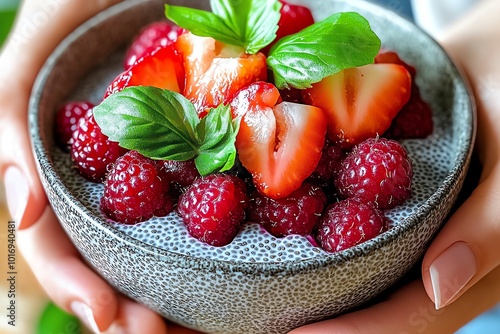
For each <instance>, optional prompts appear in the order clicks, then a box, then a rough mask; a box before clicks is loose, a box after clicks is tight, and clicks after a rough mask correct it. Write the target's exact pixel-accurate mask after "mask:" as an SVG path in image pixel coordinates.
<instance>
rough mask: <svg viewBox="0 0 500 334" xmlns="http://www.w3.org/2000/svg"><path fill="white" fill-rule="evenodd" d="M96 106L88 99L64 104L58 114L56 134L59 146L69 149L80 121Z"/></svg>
mask: <svg viewBox="0 0 500 334" xmlns="http://www.w3.org/2000/svg"><path fill="white" fill-rule="evenodd" d="M92 108H94V105H93V104H92V103H90V102H88V101H74V102H68V103H66V104H64V105H63V106H62V107H61V108H60V109H59V111H58V112H57V114H56V119H55V129H54V130H55V136H56V141H57V143H58V144H59V146H60V147H61V148H63V149H67V148H68V147H70V146H71V137H72V136H73V132H74V131H75V130H76V128H77V127H78V122H79V121H80V119H81V118H83V116H85V114H86V113H87V111H88V110H90V109H92Z"/></svg>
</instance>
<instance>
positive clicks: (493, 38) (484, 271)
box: [291, 1, 500, 334]
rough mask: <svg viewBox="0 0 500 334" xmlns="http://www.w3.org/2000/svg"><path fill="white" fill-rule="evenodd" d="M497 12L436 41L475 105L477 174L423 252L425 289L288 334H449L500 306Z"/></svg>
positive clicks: (497, 5)
mask: <svg viewBox="0 0 500 334" xmlns="http://www.w3.org/2000/svg"><path fill="white" fill-rule="evenodd" d="M499 10H500V1H484V2H482V3H481V5H479V6H478V7H477V8H476V9H475V10H474V11H473V12H471V13H469V14H468V15H467V17H465V18H464V19H463V20H461V21H460V22H459V23H458V24H457V25H456V26H454V27H453V28H452V29H450V30H449V31H448V32H447V34H446V35H444V36H443V37H442V38H441V42H442V44H443V46H444V47H445V48H446V49H447V51H448V52H449V53H450V54H451V55H452V56H453V58H454V59H455V61H456V62H457V63H458V64H459V65H460V66H461V67H462V68H463V69H464V71H465V74H466V75H467V77H468V78H469V80H470V83H471V86H472V89H473V91H474V94H475V96H476V98H477V107H478V136H477V142H476V152H477V154H478V156H479V159H480V162H481V165H482V173H481V178H480V181H479V185H478V187H477V188H476V189H475V190H474V191H473V193H472V195H471V196H470V197H469V198H468V199H467V201H466V202H465V203H464V204H463V205H462V206H461V207H460V208H459V209H458V211H456V212H455V214H454V215H453V216H452V217H451V218H450V220H449V221H448V222H447V223H446V225H445V227H444V228H443V230H442V231H441V232H440V233H439V235H438V236H437V237H436V239H435V240H434V241H433V243H432V244H431V246H430V248H429V249H428V251H427V252H426V254H425V257H424V259H423V263H422V280H423V281H421V280H418V281H415V282H413V283H411V284H409V285H407V286H405V287H403V288H402V289H400V290H398V291H397V292H396V293H394V294H393V295H391V296H390V297H389V299H388V300H387V301H384V302H382V303H380V304H377V305H375V306H372V307H369V308H366V309H364V310H361V311H358V312H353V313H350V314H347V315H344V316H341V317H338V318H336V319H333V320H328V321H325V322H321V323H318V324H313V325H309V326H305V327H303V328H300V329H297V330H295V331H292V332H291V333H293V334H306V333H307V334H319V333H325V334H326V333H338V334H343V333H345V334H347V333H349V334H354V333H401V334H403V333H452V332H454V331H456V330H457V329H459V328H460V327H462V326H463V325H464V324H466V323H467V322H468V321H470V320H471V319H473V318H474V317H475V316H476V315H478V314H480V313H482V312H483V311H485V310H487V309H488V308H490V307H492V306H493V305H495V304H496V303H497V302H498V301H500V283H499V282H500V268H498V265H499V263H500V255H498V254H499V253H498V243H499V242H500V218H499V216H498V214H497V212H498V203H500V191H499V189H500V160H499V154H500V127H499V126H498V124H500V62H498V59H499V57H500V43H498V36H499V35H500V22H499V21H498V20H497V17H496V14H495V13H498V11H499ZM429 298H430V299H429ZM472 305H473V307H472Z"/></svg>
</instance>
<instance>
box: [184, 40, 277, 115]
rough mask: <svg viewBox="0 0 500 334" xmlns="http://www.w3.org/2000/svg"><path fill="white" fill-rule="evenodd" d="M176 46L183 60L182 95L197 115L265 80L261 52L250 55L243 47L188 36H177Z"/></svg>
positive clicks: (264, 58) (264, 63)
mask: <svg viewBox="0 0 500 334" xmlns="http://www.w3.org/2000/svg"><path fill="white" fill-rule="evenodd" d="M175 45H176V48H177V49H178V50H179V51H180V53H181V54H182V56H183V58H184V67H185V70H186V88H185V89H184V96H186V97H187V98H188V99H189V100H191V102H193V104H194V105H195V106H196V109H197V110H198V113H199V114H200V115H204V114H205V113H206V112H207V111H208V110H209V109H210V108H215V107H217V106H219V105H220V104H221V103H229V102H230V101H231V99H232V98H233V97H234V95H235V94H236V92H238V91H239V90H240V89H241V88H243V87H246V86H248V85H249V84H251V83H253V82H256V81H260V80H263V81H265V80H267V65H266V57H265V56H264V55H263V54H262V53H257V54H254V55H249V54H246V53H245V52H244V51H243V49H242V48H239V47H235V46H229V45H225V44H223V43H220V42H217V41H216V40H214V39H213V38H211V37H199V36H195V35H193V34H191V33H185V34H183V35H181V36H179V38H178V40H177V42H176V44H175Z"/></svg>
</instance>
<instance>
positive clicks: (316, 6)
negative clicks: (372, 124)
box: [30, 0, 476, 334]
mask: <svg viewBox="0 0 500 334" xmlns="http://www.w3.org/2000/svg"><path fill="white" fill-rule="evenodd" d="M171 2H172V3H173V4H178V5H185V6H191V7H197V8H200V7H203V9H208V1H196V0H184V1H181V0H178V1H171ZM295 2H296V3H300V4H304V5H306V6H308V7H309V8H310V9H311V10H312V12H313V15H314V16H315V18H316V20H321V19H323V18H326V17H327V16H329V15H330V14H332V13H334V12H339V11H357V12H359V13H361V14H362V15H364V16H365V17H366V18H367V19H368V20H369V21H370V23H371V25H372V28H373V30H374V31H375V32H376V33H377V34H378V35H379V36H380V38H381V40H382V43H383V47H385V48H388V49H392V50H395V51H397V52H398V53H399V54H400V56H401V57H402V58H403V59H404V60H406V61H407V62H409V63H410V64H412V65H413V66H415V67H416V69H417V73H418V74H417V78H416V82H417V84H418V85H419V87H420V89H421V93H422V96H423V98H424V99H425V100H426V101H428V102H429V103H430V105H431V107H432V109H433V113H434V115H433V117H434V123H435V129H434V132H433V134H432V135H431V136H429V137H428V138H426V139H423V140H422V139H420V140H405V141H403V142H402V143H403V145H404V146H405V147H406V148H407V150H408V151H409V154H410V156H411V157H412V159H413V161H414V174H415V175H414V181H413V194H412V196H411V198H410V199H409V200H408V201H407V203H406V204H404V205H402V206H398V207H396V208H394V209H392V210H390V211H389V212H388V213H387V215H388V217H389V219H390V222H391V227H390V229H389V230H388V231H387V232H385V233H383V234H381V235H379V236H378V237H376V238H374V239H372V240H370V241H368V242H365V243H363V244H360V245H358V246H356V247H353V248H350V249H347V250H345V251H342V252H338V253H334V254H329V253H326V252H324V251H322V250H321V249H320V248H318V247H315V246H313V245H312V244H311V243H310V242H309V241H308V240H307V239H306V238H304V237H301V236H289V237H286V238H280V239H278V238H275V237H272V236H271V235H270V234H268V233H266V232H265V231H263V230H262V229H260V228H259V226H258V225H257V224H254V223H249V224H246V225H245V226H244V227H243V229H242V231H240V233H239V234H238V236H237V237H236V238H235V240H234V241H233V242H232V243H231V244H230V245H228V246H224V247H211V246H208V245H205V244H203V243H201V242H199V241H197V240H195V239H194V238H191V237H190V236H189V235H188V234H187V232H186V229H185V228H184V226H183V225H182V223H181V222H180V220H179V218H178V217H177V216H176V215H175V214H171V215H169V216H167V217H164V218H153V219H151V220H149V221H147V222H144V223H141V224H139V225H137V226H123V225H119V224H116V223H114V222H112V221H109V220H107V219H106V218H105V216H104V215H103V214H102V213H101V212H100V210H99V203H98V201H99V200H98V197H99V196H100V194H101V192H102V189H103V188H102V185H100V184H93V183H90V182H87V181H85V180H84V179H83V178H82V177H80V176H79V175H77V174H76V173H75V172H74V170H73V169H72V168H71V161H70V158H69V155H68V154H67V153H64V152H62V151H61V150H59V149H58V148H56V146H55V144H54V141H53V136H52V124H53V120H54V114H55V110H56V107H57V106H58V104H60V103H61V102H63V101H67V100H78V99H89V100H91V101H93V102H95V103H98V102H99V101H100V100H101V98H102V96H103V92H104V91H105V88H106V87H107V85H108V84H109V83H110V82H111V81H112V80H113V79H114V77H115V76H116V75H117V74H118V73H120V72H121V64H122V59H123V55H124V52H125V50H126V47H127V45H128V44H129V43H130V41H131V40H132V38H133V37H134V35H136V34H137V32H138V31H139V30H140V28H141V27H143V26H145V25H146V24H147V23H149V22H152V21H156V20H159V19H162V18H163V4H162V2H161V1H154V0H150V1H143V0H140V1H139V0H135V1H125V2H123V3H120V4H119V5H117V6H115V7H112V8H110V9H108V10H106V11H104V12H102V13H100V14H99V15H97V16H96V17H94V18H92V19H91V20H90V21H88V22H86V23H84V24H83V25H82V26H81V27H79V28H78V29H77V30H75V31H74V32H73V33H72V34H71V35H70V36H69V37H68V38H66V39H65V40H64V41H63V42H62V44H61V45H60V46H59V47H58V48H57V49H56V50H55V52H54V53H53V54H52V55H51V57H50V58H49V59H48V61H47V63H46V64H45V66H44V67H43V69H42V70H41V72H40V74H39V77H38V79H37V81H36V84H35V87H34V90H33V94H32V98H31V103H30V129H31V130H30V131H31V137H32V142H33V149H34V154H35V156H36V160H37V162H38V169H39V173H40V177H41V179H42V182H43V185H44V187H45V190H46V192H47V195H48V198H49V201H50V203H51V205H52V207H53V209H54V211H55V213H56V214H57V216H58V218H59V220H60V222H61V225H62V227H63V228H64V230H65V231H66V233H67V234H68V236H69V237H70V238H71V240H72V241H73V243H74V244H75V245H76V247H77V248H78V250H79V251H80V252H81V254H82V255H83V257H84V258H85V259H86V260H87V261H88V263H89V264H90V265H91V266H92V267H93V268H95V270H96V271H97V272H98V273H99V274H100V275H101V276H102V277H103V278H104V279H105V280H106V281H108V282H109V283H110V284H111V285H112V286H114V287H115V288H116V289H117V290H118V291H120V292H121V293H123V294H125V295H127V296H129V297H131V298H132V299H134V300H137V301H138V302H140V303H143V304H145V305H147V306H148V307H150V308H151V309H153V310H155V311H156V312H158V313H159V314H161V315H162V316H164V317H165V318H167V319H170V320H172V321H175V322H177V323H179V324H181V325H184V326H187V327H190V328H194V329H197V330H200V331H203V332H207V333H218V334H229V333H248V334H263V333H266V334H274V333H276V334H280V333H286V332H288V331H289V330H291V329H293V328H295V327H298V326H301V325H303V324H306V323H311V322H315V321H319V320H322V319H325V318H329V317H333V316H336V315H339V314H342V313H344V312H348V311H349V310H352V309H354V308H356V307H359V306H361V305H363V304H364V303H367V302H368V301H370V300H371V299H373V298H374V297H376V296H378V295H380V294H381V293H382V292H383V291H384V290H386V289H387V288H389V287H391V286H392V285H393V284H395V283H396V282H397V281H398V280H399V279H401V277H403V276H404V275H405V274H406V273H407V272H408V271H409V270H410V269H411V268H412V267H414V265H415V264H416V263H417V262H418V260H419V259H420V258H421V256H422V255H423V253H424V252H425V249H426V247H427V246H428V245H429V242H430V241H431V240H432V238H433V236H434V235H435V234H436V233H437V231H438V230H439V228H440V227H441V225H442V223H443V221H444V219H445V217H446V215H447V213H448V212H449V211H450V209H451V207H452V205H453V203H454V202H455V200H456V198H457V195H458V194H459V191H460V188H461V186H462V183H463V180H464V177H465V174H466V172H467V168H468V165H469V161H470V156H471V151H472V147H473V142H474V134H475V124H476V123H475V110H474V104H473V101H472V100H471V95H470V94H469V91H468V87H467V85H466V84H465V82H464V80H463V78H462V77H461V75H460V73H459V71H458V70H457V68H456V67H455V66H454V64H453V63H452V61H451V60H450V59H449V57H448V56H447V55H446V53H445V52H444V51H443V49H442V48H441V47H440V46H439V45H438V44H437V43H436V42H435V41H434V40H432V39H431V38H430V37H429V36H428V35H426V34H425V33H423V32H422V31H421V30H419V29H418V28H417V27H416V26H414V25H413V24H412V23H410V22H409V21H406V20H405V19H403V18H401V17H399V16H397V15H396V14H394V13H392V12H390V11H388V10H385V9H383V8H381V7H378V6H376V5H373V4H370V3H367V2H362V1H355V0H324V1H305V0H304V1H295Z"/></svg>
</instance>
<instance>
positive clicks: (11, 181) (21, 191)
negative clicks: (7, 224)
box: [4, 167, 30, 226]
mask: <svg viewBox="0 0 500 334" xmlns="http://www.w3.org/2000/svg"><path fill="white" fill-rule="evenodd" d="M4 184H5V192H6V195H7V205H8V207H9V212H10V214H11V218H12V219H13V220H14V221H15V222H16V225H17V226H19V224H20V223H21V220H22V219H23V216H24V213H25V211H26V206H27V205H28V199H29V194H30V189H29V185H28V181H27V180H26V177H25V176H24V174H23V172H21V170H20V169H18V168H17V167H9V168H8V169H7V171H6V172H5V177H4Z"/></svg>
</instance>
